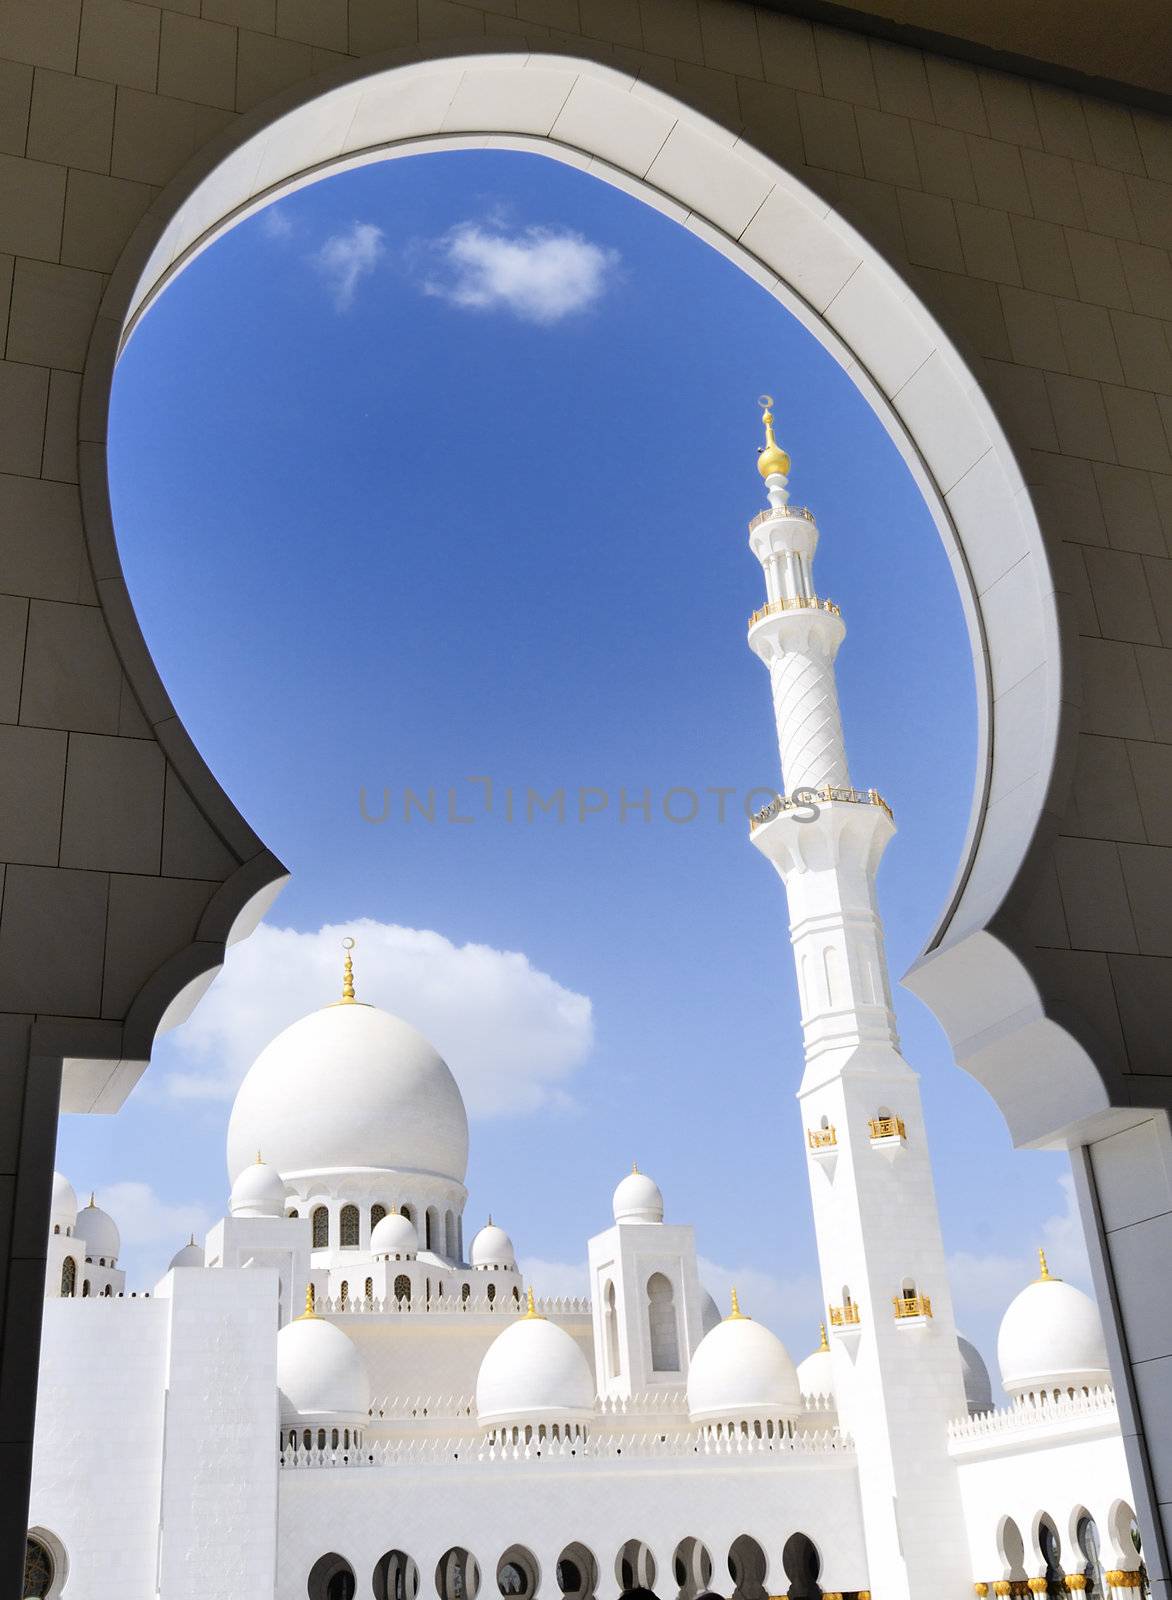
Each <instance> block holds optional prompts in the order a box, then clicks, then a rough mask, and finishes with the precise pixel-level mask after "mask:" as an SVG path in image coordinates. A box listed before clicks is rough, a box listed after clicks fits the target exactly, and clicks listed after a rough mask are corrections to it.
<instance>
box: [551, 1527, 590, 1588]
mask: <svg viewBox="0 0 1172 1600" xmlns="http://www.w3.org/2000/svg"><path fill="white" fill-rule="evenodd" d="M554 1576H555V1581H556V1582H557V1586H558V1588H559V1589H560V1590H561V1593H562V1595H563V1597H564V1600H591V1597H592V1596H593V1594H594V1592H595V1590H596V1589H597V1588H598V1562H597V1561H596V1560H595V1559H594V1555H593V1553H592V1552H591V1551H590V1550H588V1549H587V1548H586V1546H585V1545H584V1544H580V1543H579V1542H578V1541H577V1540H575V1541H574V1542H573V1543H572V1544H568V1545H567V1546H566V1548H565V1549H564V1550H563V1551H562V1553H561V1555H560V1556H559V1557H558V1559H557V1568H556V1571H555V1574H554Z"/></svg>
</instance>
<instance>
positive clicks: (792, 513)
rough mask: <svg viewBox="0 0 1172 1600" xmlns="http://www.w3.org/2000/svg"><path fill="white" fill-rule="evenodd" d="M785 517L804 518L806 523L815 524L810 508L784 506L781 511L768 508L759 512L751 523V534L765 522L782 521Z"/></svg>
mask: <svg viewBox="0 0 1172 1600" xmlns="http://www.w3.org/2000/svg"><path fill="white" fill-rule="evenodd" d="M783 517H802V518H803V519H804V520H805V521H806V522H813V520H814V513H813V512H812V511H811V510H810V509H809V507H808V506H782V507H780V508H779V509H777V508H774V507H773V506H766V508H765V510H764V511H758V513H757V515H756V516H755V517H754V518H753V520H752V522H750V523H749V532H750V533H752V531H753V529H754V528H759V527H760V526H761V524H762V523H763V522H773V521H774V520H777V521H780V520H781V519H782V518H783Z"/></svg>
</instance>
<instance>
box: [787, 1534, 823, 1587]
mask: <svg viewBox="0 0 1172 1600" xmlns="http://www.w3.org/2000/svg"><path fill="white" fill-rule="evenodd" d="M781 1564H782V1567H783V1568H784V1569H785V1575H786V1577H787V1578H788V1579H789V1600H820V1597H821V1594H822V1590H821V1589H820V1588H819V1587H818V1574H819V1573H820V1572H821V1571H822V1557H821V1556H820V1555H819V1554H818V1547H817V1545H816V1544H815V1543H814V1541H813V1539H811V1538H810V1537H809V1536H808V1535H807V1534H804V1533H791V1534H790V1536H789V1538H788V1539H787V1540H786V1541H785V1547H784V1549H783V1550H782V1552H781Z"/></svg>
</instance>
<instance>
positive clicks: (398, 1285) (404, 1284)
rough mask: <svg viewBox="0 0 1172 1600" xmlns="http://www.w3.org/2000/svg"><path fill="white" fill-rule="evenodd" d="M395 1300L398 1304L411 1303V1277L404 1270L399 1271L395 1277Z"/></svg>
mask: <svg viewBox="0 0 1172 1600" xmlns="http://www.w3.org/2000/svg"><path fill="white" fill-rule="evenodd" d="M395 1300H396V1301H397V1303H398V1304H399V1305H408V1306H409V1305H410V1304H411V1279H410V1278H409V1277H408V1276H407V1274H406V1273H405V1272H400V1273H399V1275H398V1277H397V1278H396V1279H395Z"/></svg>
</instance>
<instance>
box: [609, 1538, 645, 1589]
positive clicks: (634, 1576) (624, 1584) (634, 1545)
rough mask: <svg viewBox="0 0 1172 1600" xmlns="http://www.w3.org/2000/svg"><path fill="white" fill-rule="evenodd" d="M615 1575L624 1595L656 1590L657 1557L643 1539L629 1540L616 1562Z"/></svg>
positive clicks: (621, 1549) (620, 1551)
mask: <svg viewBox="0 0 1172 1600" xmlns="http://www.w3.org/2000/svg"><path fill="white" fill-rule="evenodd" d="M614 1575H615V1577H616V1578H617V1580H618V1585H619V1588H620V1589H621V1590H622V1592H623V1594H629V1593H630V1591H631V1590H632V1589H654V1588H655V1557H654V1556H653V1555H652V1554H651V1550H650V1548H649V1547H648V1546H647V1545H645V1544H644V1543H643V1541H642V1539H628V1540H627V1542H626V1543H625V1544H624V1545H623V1546H622V1547H621V1548H620V1550H619V1553H618V1555H617V1556H616V1557H615V1562H614Z"/></svg>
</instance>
